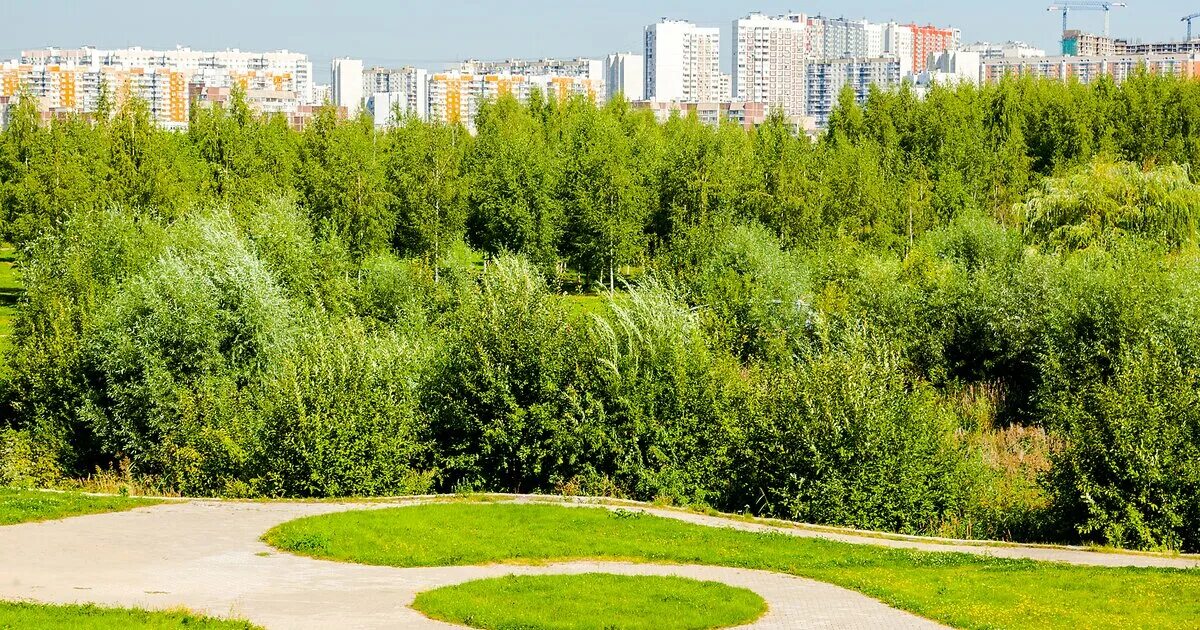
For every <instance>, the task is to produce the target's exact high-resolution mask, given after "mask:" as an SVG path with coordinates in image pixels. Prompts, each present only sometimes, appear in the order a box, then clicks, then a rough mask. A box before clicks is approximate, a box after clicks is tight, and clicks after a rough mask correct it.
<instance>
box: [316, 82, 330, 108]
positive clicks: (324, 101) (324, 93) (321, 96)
mask: <svg viewBox="0 0 1200 630" xmlns="http://www.w3.org/2000/svg"><path fill="white" fill-rule="evenodd" d="M332 100H333V87H332V86H330V85H329V84H328V83H322V84H320V85H314V86H313V97H312V104H313V105H317V106H320V105H328V104H329V103H330V102H331V101H332Z"/></svg>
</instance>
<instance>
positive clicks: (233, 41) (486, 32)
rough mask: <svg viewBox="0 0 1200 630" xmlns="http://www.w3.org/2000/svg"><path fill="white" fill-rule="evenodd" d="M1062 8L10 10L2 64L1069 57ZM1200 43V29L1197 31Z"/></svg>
mask: <svg viewBox="0 0 1200 630" xmlns="http://www.w3.org/2000/svg"><path fill="white" fill-rule="evenodd" d="M1051 1H1052V0H1001V1H992V2H986V1H982V0H908V1H907V2H901V1H894V0H792V1H790V2H779V1H775V0H758V1H754V2H743V1H731V0H595V1H592V0H508V1H507V2H495V1H493V2H486V1H483V0H420V1H411V0H323V1H322V0H190V1H186V2H180V1H173V0H154V1H149V0H105V1H97V0H88V1H81V0H0V59H9V58H12V57H15V56H17V55H18V54H19V52H20V51H21V50H22V49H28V48H40V47H44V46H62V47H75V46H79V45H83V44H90V45H93V46H97V47H100V48H117V47H125V46H134V45H140V46H142V47H145V48H173V47H175V46H176V45H183V46H191V47H192V48H196V49H225V48H240V49H242V50H276V49H281V48H286V49H289V50H293V51H298V52H304V53H307V54H308V55H309V57H310V59H311V60H312V61H313V64H314V70H315V74H316V77H317V79H318V80H324V78H323V77H327V76H328V74H329V70H328V66H329V60H330V59H332V58H333V57H339V56H345V57H355V58H361V59H363V60H364V61H365V62H366V64H367V65H386V66H401V65H416V66H421V67H427V68H431V69H439V68H442V67H445V66H446V65H448V64H452V63H454V62H457V61H461V60H463V59H468V58H475V59H503V58H509V57H599V56H603V55H605V54H608V53H610V52H617V51H640V49H641V41H642V29H643V28H644V27H645V26H646V25H647V24H650V23H652V22H656V21H658V19H659V18H662V17H670V18H675V19H686V20H690V21H692V22H695V23H697V24H699V25H702V26H720V27H721V28H722V48H723V50H722V57H723V58H724V59H723V61H722V63H723V64H724V65H725V66H726V70H728V65H729V56H730V53H729V52H728V50H729V49H728V46H727V45H725V42H727V41H729V31H730V24H731V23H732V22H733V20H734V19H736V18H738V17H741V16H743V15H746V14H747V13H750V12H751V11H760V12H762V13H768V14H776V13H786V12H789V11H794V12H803V13H809V14H813V15H815V14H821V15H827V16H831V17H842V16H844V17H848V18H863V17H865V18H867V19H870V20H872V21H879V22H882V21H887V20H897V21H902V22H909V21H913V22H919V23H935V24H938V25H941V26H954V27H957V28H960V29H962V32H963V40H964V41H966V42H974V41H1007V40H1013V39H1016V40H1023V41H1027V42H1030V43H1032V44H1035V45H1037V46H1039V47H1041V48H1045V49H1047V51H1048V52H1051V53H1053V52H1054V51H1055V50H1056V49H1057V43H1056V42H1057V39H1058V35H1059V33H1058V32H1059V30H1060V29H1061V19H1062V18H1061V14H1058V13H1049V12H1047V11H1046V7H1047V6H1049V5H1050V3H1051ZM1126 2H1127V4H1128V5H1129V7H1128V8H1125V9H1115V10H1114V11H1113V15H1112V33H1113V35H1114V36H1117V37H1125V38H1128V39H1133V40H1142V41H1150V40H1177V39H1183V37H1184V35H1185V27H1184V24H1182V23H1181V22H1180V18H1181V17H1182V16H1184V15H1187V14H1189V13H1194V12H1200V0H1126ZM1101 16H1102V14H1101V13H1099V12H1096V13H1083V12H1079V13H1072V14H1071V27H1072V28H1082V29H1084V30H1088V31H1092V32H1100V31H1101V30H1102V29H1103V18H1102V17H1101ZM1196 27H1197V32H1200V20H1198V21H1197V24H1196Z"/></svg>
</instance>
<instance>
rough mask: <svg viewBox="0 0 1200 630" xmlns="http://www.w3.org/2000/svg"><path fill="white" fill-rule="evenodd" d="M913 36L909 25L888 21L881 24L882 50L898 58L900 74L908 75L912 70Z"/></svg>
mask: <svg viewBox="0 0 1200 630" xmlns="http://www.w3.org/2000/svg"><path fill="white" fill-rule="evenodd" d="M914 46H915V37H914V34H913V29H912V27H911V26H905V25H903V24H897V23H895V22H888V23H887V24H885V25H884V26H883V52H885V53H887V54H888V55H893V56H895V57H899V58H900V74H901V75H903V76H908V75H909V74H912V73H913V71H914V68H913V56H914V54H915V53H914V51H915V48H914Z"/></svg>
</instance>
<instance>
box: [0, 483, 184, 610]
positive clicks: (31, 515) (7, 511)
mask: <svg viewBox="0 0 1200 630" xmlns="http://www.w3.org/2000/svg"><path fill="white" fill-rule="evenodd" d="M158 503H162V501H158V500H155V499H141V498H133V497H96V496H90V495H86V494H79V493H75V492H47V491H41V490H17V489H15V488H0V525H14V524H16V523H29V522H33V521H51V520H55V519H60V518H67V517H68V516H82V515H84V514H99V513H102V512H118V511H122V510H131V509H133V508H137V507H142V506H146V505H156V504H158ZM0 627H2V626H0Z"/></svg>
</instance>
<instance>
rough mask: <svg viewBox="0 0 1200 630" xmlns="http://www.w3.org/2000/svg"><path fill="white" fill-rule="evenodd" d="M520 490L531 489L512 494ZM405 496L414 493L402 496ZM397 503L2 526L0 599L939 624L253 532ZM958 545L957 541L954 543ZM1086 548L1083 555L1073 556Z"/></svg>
mask: <svg viewBox="0 0 1200 630" xmlns="http://www.w3.org/2000/svg"><path fill="white" fill-rule="evenodd" d="M519 500H528V499H519ZM404 503H405V504H413V503H414V502H413V501H408V502H404ZM393 505H395V504H381V503H371V504H333V503H236V502H220V501H189V502H178V503H169V504H166V505H161V506H155V507H149V508H141V509H137V510H133V511H129V512H118V513H111V514H100V515H94V516H82V517H77V518H70V519H65V520H61V521H52V522H46V523H31V524H25V525H14V526H8V527H0V599H7V600H20V599H28V600H35V601H41V602H50V603H74V602H93V603H97V604H101V605H113V606H140V607H145V608H151V609H163V608H172V607H179V606H184V607H187V608H189V609H193V610H197V611H201V612H205V613H208V614H212V615H216V616H234V617H241V618H245V619H249V620H251V621H253V622H255V623H258V624H261V625H263V626H266V627H268V628H417V629H422V628H449V627H452V626H449V625H447V624H442V623H438V622H433V621H430V620H428V619H426V618H424V617H423V616H421V615H420V614H419V613H417V612H415V611H413V610H412V609H410V608H408V604H410V603H411V602H412V600H413V598H414V597H415V596H416V594H417V593H418V592H421V591H424V590H428V589H430V588H437V587H439V586H446V585H450V584H457V583H461V582H466V581H470V580H476V579H480V578H485V577H496V576H502V575H509V574H548V573H581V572H606V573H621V574H646V575H679V576H683V577H691V578H697V579H704V580H713V581H720V582H724V583H726V584H730V585H733V586H741V587H745V588H748V589H750V590H753V591H755V592H756V593H758V594H759V595H761V596H762V597H763V598H764V599H765V600H766V601H767V603H768V605H769V608H770V612H768V614H767V615H766V616H765V617H763V618H762V619H761V620H759V621H758V622H757V623H755V624H753V625H752V626H747V627H752V628H845V629H858V628H863V629H866V628H938V627H940V626H938V625H937V624H935V623H933V622H930V621H928V620H925V619H921V618H919V617H916V616H914V615H911V614H909V613H906V612H903V611H898V610H895V609H893V608H890V607H888V606H886V605H884V604H882V603H880V602H878V601H876V600H874V599H871V598H869V597H867V596H865V595H862V594H860V593H857V592H854V591H849V590H846V589H842V588H839V587H836V586H832V585H829V584H824V583H821V582H816V581H812V580H807V579H802V578H797V577H792V576H787V575H780V574H775V573H769V572H763V571H750V570H743V569H732V568H721V567H704V566H673V565H665V566H660V565H645V564H629V563H612V562H571V563H563V564H552V565H543V566H518V565H489V566H480V567H447V568H418V569H397V568H390V567H371V566H362V565H353V564H344V563H336V562H328V561H321V560H313V559H309V558H302V557H298V556H293V555H290V554H286V553H280V552H277V551H274V550H272V549H271V548H269V547H267V546H266V545H265V544H263V543H262V542H260V541H259V540H258V538H259V536H261V535H262V534H263V533H264V532H265V531H266V530H268V529H270V528H271V527H273V526H274V525H277V524H279V523H282V522H285V521H288V520H292V519H295V518H300V517H304V516H311V515H316V514H325V513H330V512H337V511H343V510H347V509H357V508H368V509H375V508H381V507H391V506H393ZM640 509H645V510H646V511H647V512H651V513H654V514H659V515H661V516H665V517H668V518H675V519H679V520H684V521H689V522H695V523H700V524H703V525H715V526H727V527H735V528H737V529H746V530H756V531H761V530H764V529H766V530H770V531H780V532H783V533H788V534H793V535H799V536H818V537H822V538H835V539H838V540H846V541H847V542H864V543H869V544H883V545H886V546H894V547H912V548H922V549H924V548H932V549H935V550H946V549H947V547H946V546H943V545H930V544H928V543H918V542H912V541H895V540H885V539H876V538H866V537H858V536H851V535H847V534H840V533H828V532H823V531H812V530H804V529H795V528H772V527H766V526H763V525H756V524H751V523H744V522H738V521H731V520H728V519H719V518H713V517H707V516H701V515H694V514H689V513H684V512H676V511H672V510H658V509H652V508H640ZM959 547H962V548H961V549H960V548H959ZM950 549H952V550H955V551H966V552H969V553H987V554H990V555H1004V556H1009V557H1011V556H1014V555H1019V554H1026V555H1024V556H1023V557H1037V558H1039V559H1053V560H1064V561H1078V562H1080V563H1083V564H1104V565H1110V564H1117V563H1124V564H1128V565H1138V566H1143V565H1145V564H1148V563H1150V564H1155V565H1156V566H1163V565H1162V564H1161V563H1163V562H1167V561H1174V562H1175V564H1172V565H1171V566H1177V565H1179V564H1180V563H1190V564H1191V565H1192V566H1195V565H1196V564H1197V562H1196V561H1195V560H1190V559H1189V560H1183V559H1178V558H1158V557H1148V556H1132V555H1117V554H1096V553H1090V552H1086V551H1074V550H1057V549H1029V548H1009V547H972V546H954V547H951V548H950ZM1080 554H1082V555H1080Z"/></svg>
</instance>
